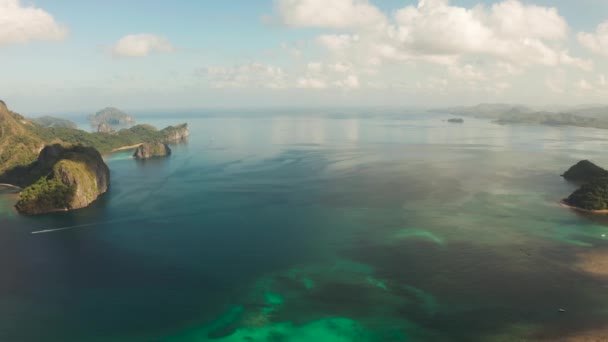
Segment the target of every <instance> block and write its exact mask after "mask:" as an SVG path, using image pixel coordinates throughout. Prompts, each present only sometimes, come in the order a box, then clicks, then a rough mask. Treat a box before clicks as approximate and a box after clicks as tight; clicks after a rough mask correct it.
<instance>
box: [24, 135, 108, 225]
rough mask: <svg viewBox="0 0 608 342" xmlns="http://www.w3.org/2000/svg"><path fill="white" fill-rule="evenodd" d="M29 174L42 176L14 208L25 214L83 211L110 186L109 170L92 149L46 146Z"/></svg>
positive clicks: (26, 191) (28, 188)
mask: <svg viewBox="0 0 608 342" xmlns="http://www.w3.org/2000/svg"><path fill="white" fill-rule="evenodd" d="M29 172H31V173H33V174H38V175H40V174H42V175H43V176H41V177H40V178H39V179H38V180H37V181H36V182H35V183H34V184H32V185H30V186H28V187H26V188H25V189H24V190H23V191H22V192H21V194H20V200H19V202H18V203H17V205H16V206H15V207H16V208H17V210H18V211H19V212H20V213H22V214H26V215H37V214H44V213H49V212H55V211H62V210H73V209H80V208H84V207H86V206H88V205H89V204H91V203H92V202H93V201H95V200H96V199H97V197H99V195H101V194H103V193H105V192H106V191H107V189H108V185H109V183H110V170H109V169H108V166H107V165H106V164H105V163H104V161H103V158H102V157H101V154H100V153H99V152H98V151H97V150H95V149H94V148H92V147H84V146H73V147H70V148H64V147H63V146H61V145H58V144H56V145H52V146H47V147H45V148H44V150H43V151H42V152H41V153H40V156H39V158H38V160H37V162H36V163H35V164H34V165H33V166H31V169H30V170H29Z"/></svg>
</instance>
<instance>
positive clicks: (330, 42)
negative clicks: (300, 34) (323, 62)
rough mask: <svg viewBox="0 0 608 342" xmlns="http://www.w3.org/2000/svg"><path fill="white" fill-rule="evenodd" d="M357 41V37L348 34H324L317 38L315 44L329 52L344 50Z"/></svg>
mask: <svg viewBox="0 0 608 342" xmlns="http://www.w3.org/2000/svg"><path fill="white" fill-rule="evenodd" d="M358 41H359V36H358V35H350V34H324V35H321V36H319V37H318V38H317V42H318V43H319V44H321V45H323V46H325V47H326V48H328V49H329V50H334V51H338V50H345V49H347V48H349V47H351V46H352V45H353V44H354V43H356V42H358Z"/></svg>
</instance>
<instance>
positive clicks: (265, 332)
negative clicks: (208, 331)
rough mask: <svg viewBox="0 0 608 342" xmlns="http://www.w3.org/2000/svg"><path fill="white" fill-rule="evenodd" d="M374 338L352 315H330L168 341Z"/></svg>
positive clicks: (335, 341)
mask: <svg viewBox="0 0 608 342" xmlns="http://www.w3.org/2000/svg"><path fill="white" fill-rule="evenodd" d="M373 340H374V339H373V335H372V334H371V333H370V332H369V331H367V330H366V329H363V328H362V327H361V325H360V324H359V323H358V322H356V321H353V320H351V319H348V318H328V319H321V320H317V321H313V322H310V323H307V324H304V325H295V324H293V323H291V322H283V323H274V324H270V325H267V326H263V327H255V328H240V329H238V330H236V331H235V332H234V333H233V334H231V335H229V336H225V337H221V338H211V337H209V336H206V335H205V334H204V333H203V334H200V332H199V333H193V334H190V335H188V336H181V337H172V338H168V339H165V340H164V342H190V341H192V342H194V341H196V342H199V341H215V342H243V341H252V342H255V341H260V342H283V341H285V342H287V341H289V342H311V341H314V342H355V341H356V342H365V341H373Z"/></svg>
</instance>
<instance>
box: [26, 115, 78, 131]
mask: <svg viewBox="0 0 608 342" xmlns="http://www.w3.org/2000/svg"><path fill="white" fill-rule="evenodd" d="M32 122H34V123H35V124H38V125H40V126H42V127H60V128H73V129H76V128H78V126H77V125H76V123H74V122H72V121H70V120H66V119H60V118H56V117H52V116H43V117H40V118H36V119H32Z"/></svg>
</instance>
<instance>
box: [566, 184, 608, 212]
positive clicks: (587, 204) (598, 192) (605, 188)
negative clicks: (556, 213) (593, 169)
mask: <svg viewBox="0 0 608 342" xmlns="http://www.w3.org/2000/svg"><path fill="white" fill-rule="evenodd" d="M563 202H564V203H565V204H567V205H569V206H572V207H576V208H580V209H585V210H607V209H608V177H601V178H596V179H594V180H592V181H591V182H589V183H587V184H585V185H583V186H581V187H580V188H579V189H578V190H576V191H575V192H574V193H572V195H570V196H569V197H568V198H566V199H564V201H563Z"/></svg>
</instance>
